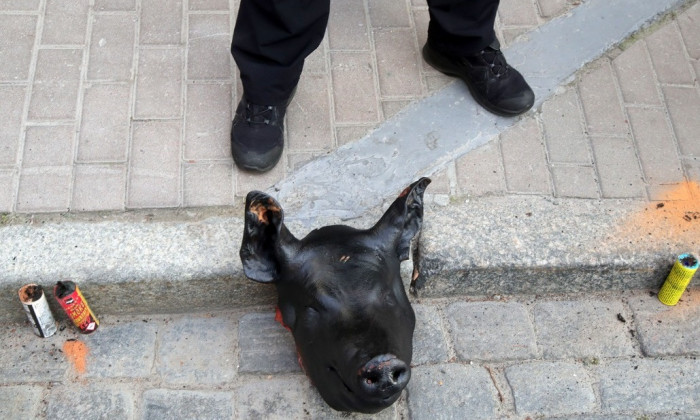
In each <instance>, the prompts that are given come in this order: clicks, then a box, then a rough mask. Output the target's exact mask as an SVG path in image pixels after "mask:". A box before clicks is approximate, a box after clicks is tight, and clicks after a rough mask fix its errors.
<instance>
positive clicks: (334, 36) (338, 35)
mask: <svg viewBox="0 0 700 420" xmlns="http://www.w3.org/2000/svg"><path fill="white" fill-rule="evenodd" d="M396 3H398V2H396ZM328 45H329V46H330V49H331V50H369V48H370V44H369V28H368V24H367V16H366V15H365V6H364V3H363V2H358V1H343V2H338V1H336V2H331V13H330V15H329V17H328Z"/></svg>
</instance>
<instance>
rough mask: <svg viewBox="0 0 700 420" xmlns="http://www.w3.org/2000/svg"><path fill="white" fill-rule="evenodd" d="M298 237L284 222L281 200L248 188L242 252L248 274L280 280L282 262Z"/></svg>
mask: <svg viewBox="0 0 700 420" xmlns="http://www.w3.org/2000/svg"><path fill="white" fill-rule="evenodd" d="M296 241H297V240H296V238H294V236H293V235H292V234H291V233H290V232H289V231H288V230H287V228H286V226H284V212H283V211H282V207H281V206H280V205H279V203H278V202H277V201H276V200H275V199H274V198H272V197H270V196H269V195H267V194H265V193H262V192H260V191H251V192H249V193H248V196H247V197H246V200H245V227H244V228H243V243H242V244H241V252H240V255H241V262H243V272H244V273H245V275H246V277H248V278H249V279H251V280H255V281H258V282H261V283H271V282H275V281H277V280H279V274H280V263H281V261H282V259H284V258H285V255H286V254H287V253H288V252H289V249H290V247H292V246H294V244H295V243H296Z"/></svg>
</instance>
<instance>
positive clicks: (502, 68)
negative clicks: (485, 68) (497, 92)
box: [481, 47, 510, 77]
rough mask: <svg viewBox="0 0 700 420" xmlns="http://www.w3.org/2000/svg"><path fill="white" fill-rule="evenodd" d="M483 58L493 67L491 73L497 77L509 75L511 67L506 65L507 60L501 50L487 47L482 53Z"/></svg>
mask: <svg viewBox="0 0 700 420" xmlns="http://www.w3.org/2000/svg"><path fill="white" fill-rule="evenodd" d="M481 56H482V57H483V58H484V61H485V62H486V64H488V65H489V67H491V71H492V72H493V74H495V75H496V77H501V76H505V74H506V73H508V69H509V68H510V66H509V65H508V63H506V59H505V57H504V56H503V53H501V50H496V49H493V48H491V47H486V49H484V50H483V51H481Z"/></svg>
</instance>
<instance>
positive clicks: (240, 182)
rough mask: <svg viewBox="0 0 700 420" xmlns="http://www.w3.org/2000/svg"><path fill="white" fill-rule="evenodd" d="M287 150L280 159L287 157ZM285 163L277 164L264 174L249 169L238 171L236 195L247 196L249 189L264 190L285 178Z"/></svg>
mask: <svg viewBox="0 0 700 420" xmlns="http://www.w3.org/2000/svg"><path fill="white" fill-rule="evenodd" d="M286 153H287V152H286V151H285V152H284V153H283V154H282V157H281V158H280V161H282V162H284V160H285V159H286ZM284 175H285V174H284V165H277V166H275V167H274V168H272V169H271V170H269V171H267V172H265V173H264V174H256V173H251V172H247V171H238V173H237V175H236V197H245V196H246V194H248V191H251V190H261V191H264V190H266V189H268V188H269V187H270V186H272V185H275V184H276V183H277V182H279V181H281V180H282V179H283V178H284Z"/></svg>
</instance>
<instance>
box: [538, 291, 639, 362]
mask: <svg viewBox="0 0 700 420" xmlns="http://www.w3.org/2000/svg"><path fill="white" fill-rule="evenodd" d="M623 313H624V308H623V306H622V303H621V302H617V301H612V302H598V301H585V300H584V301H553V302H541V303H538V304H537V305H535V308H534V316H535V329H536V330H537V344H538V346H539V348H540V349H541V350H542V355H543V356H544V357H545V358H549V359H567V358H587V357H620V356H632V355H634V354H635V351H634V347H633V345H632V339H631V336H630V334H629V331H628V329H629V327H628V326H627V324H625V323H623V322H620V321H619V320H618V318H617V315H618V314H623ZM623 318H624V316H623ZM603 325H604V326H605V328H601V326H603Z"/></svg>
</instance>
